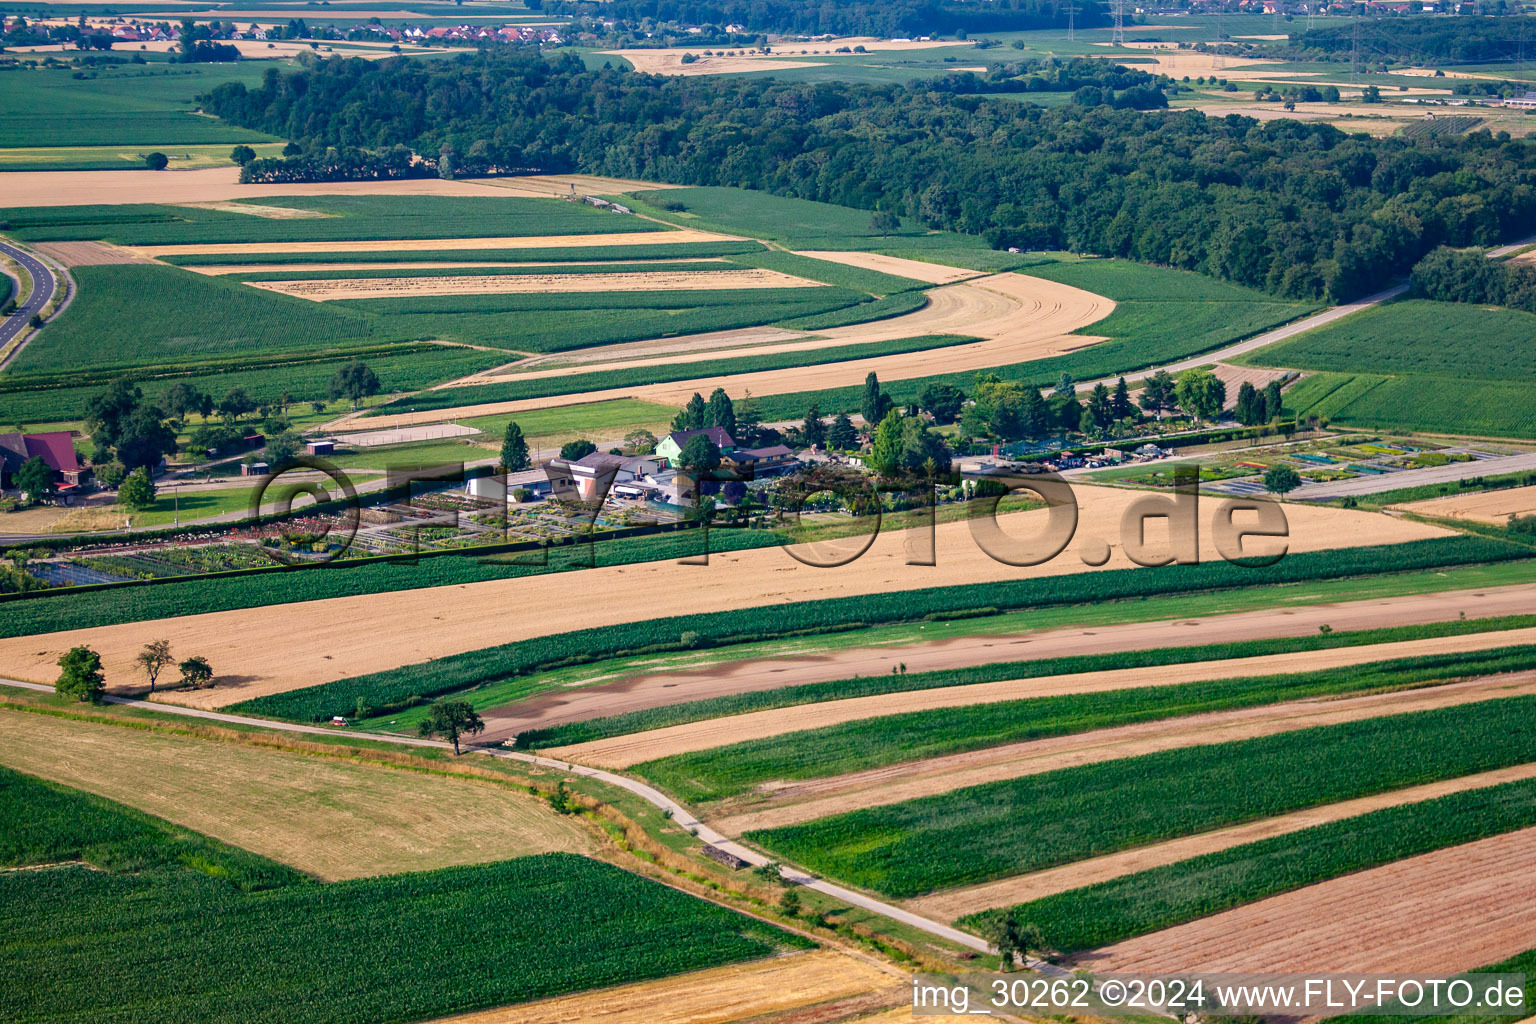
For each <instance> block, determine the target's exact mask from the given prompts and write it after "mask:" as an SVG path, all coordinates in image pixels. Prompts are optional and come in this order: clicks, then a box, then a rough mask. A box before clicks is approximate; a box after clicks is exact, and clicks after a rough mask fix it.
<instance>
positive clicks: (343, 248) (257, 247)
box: [103, 171, 736, 269]
mask: <svg viewBox="0 0 1536 1024" xmlns="http://www.w3.org/2000/svg"><path fill="white" fill-rule="evenodd" d="M103 173H109V174H126V173H131V172H127V171H108V172H103ZM185 173H187V174H196V173H200V172H197V171H187V172H185ZM433 180H438V179H433ZM310 194H311V195H329V194H331V193H329V192H314V193H310ZM459 194H461V195H463V194H469V195H484V194H485V193H484V192H480V191H477V192H471V193H459ZM722 240H724V241H734V240H736V238H735V236H734V235H717V234H715V233H714V232H712V231H694V230H691V229H687V228H680V229H678V230H677V231H618V232H612V233H609V234H592V235H510V236H509V235H497V236H495V237H491V238H403V239H402V238H395V239H388V238H386V239H368V240H361V241H353V242H283V243H280V244H276V243H272V242H218V243H193V244H185V245H136V246H133V247H132V251H133V252H135V253H138V254H139V255H141V256H154V257H159V256H229V255H240V254H244V253H249V254H251V255H252V257H253V258H254V257H259V256H261V255H263V254H267V253H274V252H453V251H456V250H462V249H569V248H571V247H573V246H593V245H672V244H674V243H676V242H718V241H722ZM290 269H291V268H290Z"/></svg>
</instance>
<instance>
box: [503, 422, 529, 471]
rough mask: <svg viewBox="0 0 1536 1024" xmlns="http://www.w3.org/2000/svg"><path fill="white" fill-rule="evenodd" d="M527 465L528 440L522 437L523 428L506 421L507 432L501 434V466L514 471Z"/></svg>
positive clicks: (525, 467)
mask: <svg viewBox="0 0 1536 1024" xmlns="http://www.w3.org/2000/svg"><path fill="white" fill-rule="evenodd" d="M528 465H529V462H528V442H527V440H526V439H525V438H524V437H523V428H522V427H520V426H518V425H517V424H516V423H508V424H507V432H506V433H505V434H503V435H502V436H501V468H502V469H505V470H507V471H509V472H516V471H517V470H520V469H527V468H528Z"/></svg>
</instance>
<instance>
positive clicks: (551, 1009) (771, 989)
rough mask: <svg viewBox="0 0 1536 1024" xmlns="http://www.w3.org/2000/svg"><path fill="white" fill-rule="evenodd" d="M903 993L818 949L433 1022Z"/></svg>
mask: <svg viewBox="0 0 1536 1024" xmlns="http://www.w3.org/2000/svg"><path fill="white" fill-rule="evenodd" d="M910 993H911V988H910V987H909V986H908V985H906V984H905V977H904V976H903V975H898V974H896V973H895V972H894V971H889V970H882V969H881V968H879V967H877V966H875V965H874V964H872V963H870V962H867V961H865V960H864V959H862V958H855V957H853V956H850V955H848V954H847V953H843V952H839V951H838V950H835V949H819V950H814V951H812V952H808V953H791V954H789V955H787V956H778V957H774V958H772V959H771V960H759V961H756V962H754V963H746V964H736V965H733V966H730V967H714V968H711V969H709V970H706V971H694V972H692V973H689V974H680V975H675V976H673V977H670V978H661V979H658V980H656V981H642V982H638V983H636V984H632V985H620V986H618V987H617V988H607V989H602V990H600V991H597V992H582V993H579V994H577V995H571V996H560V997H558V998H555V999H545V1000H541V1001H539V1002H536V1003H523V1004H520V1005H516V1006H504V1007H499V1008H497V1009H494V1010H482V1011H480V1012H478V1013H467V1014H461V1015H459V1016H456V1017H446V1018H443V1019H442V1020H441V1021H439V1022H436V1024H569V1022H571V1021H595V1020H602V1021H603V1022H604V1024H724V1022H727V1021H740V1020H747V1019H749V1018H755V1017H759V1016H762V1015H765V1014H784V1013H790V1012H792V1011H795V1010H801V1009H804V1008H807V1007H811V1006H816V1005H818V1004H822V1003H829V1002H833V1001H836V1000H848V999H850V998H852V997H864V998H862V999H861V1000H860V1003H861V1004H864V1006H865V1008H869V1006H871V1005H873V1006H875V1007H879V1006H890V1005H892V1004H894V1003H898V1002H900V1001H901V1000H903V999H907V1000H910V998H911V994H910ZM814 1019H815V1020H817V1021H823V1020H827V1021H830V1020H834V1019H838V1018H834V1017H823V1016H821V1015H817V1016H816V1017H815V1018H814Z"/></svg>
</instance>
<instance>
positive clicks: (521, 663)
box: [0, 533, 1529, 721]
mask: <svg viewBox="0 0 1536 1024" xmlns="http://www.w3.org/2000/svg"><path fill="white" fill-rule="evenodd" d="M716 536H717V537H718V538H720V539H724V537H721V535H719V534H717V535H716ZM724 536H730V534H725V535H724ZM745 536H747V537H763V536H765V535H763V534H758V533H749V534H746V535H745ZM712 543H713V541H712ZM763 543H773V540H766V539H765V540H764V541H763ZM1528 555H1529V553H1528V552H1527V551H1525V550H1523V549H1521V548H1519V547H1516V546H1514V545H1511V544H1507V543H1504V542H1501V541H1495V540H1487V539H1483V538H1470V537H1446V538H1438V539H1435V540H1424V541H1415V542H1413V543H1409V544H1393V545H1385V546H1382V547H1368V548H1352V549H1348V550H1343V551H1320V552H1311V553H1303V554H1296V555H1291V556H1289V557H1288V558H1285V559H1283V560H1282V561H1280V562H1278V563H1276V564H1274V565H1272V566H1269V567H1267V568H1264V569H1249V568H1244V567H1241V566H1236V565H1231V564H1229V563H1226V562H1221V563H1212V564H1206V565H1198V566H1168V567H1166V568H1162V569H1156V570H1151V571H1148V570H1145V569H1118V570H1111V571H1107V572H1095V573H1081V574H1078V575H1073V576H1066V577H1052V578H1043V579H1033V580H1018V581H1013V582H1005V583H978V584H966V585H962V586H952V587H934V588H930V589H924V590H908V591H902V592H900V593H892V594H869V595H863V596H860V597H851V598H831V599H827V600H821V601H804V602H797V603H794V604H788V605H781V606H778V607H768V608H755V609H732V610H730V611H725V612H715V613H706V614H699V615H676V616H670V617H666V618H658V619H650V620H644V621H641V622H636V623H631V624H626V625H619V626H605V627H602V628H597V629H585V630H577V631H574V632H570V633H559V634H554V635H551V636H547V637H540V638H536V639H532V640H523V641H518V642H516V643H510V644H502V645H499V646H496V647H488V648H484V649H481V650H477V651H470V652H466V653H464V654H459V655H453V656H451V657H447V658H440V659H437V660H435V661H430V662H426V663H423V664H418V665H406V666H402V667H401V668H397V669H390V670H388V671H385V672H377V673H373V674H372V675H366V676H355V677H353V678H350V679H338V680H336V681H334V682H330V683H322V684H320V685H318V686H311V687H306V688H304V689H301V690H292V691H289V692H288V693H282V694H273V695H271V696H267V697H259V698H256V699H254V700H250V701H247V702H245V703H243V704H239V705H236V707H239V708H241V709H242V710H246V711H252V712H256V713H258V714H265V715H273V716H276V717H279V718H294V719H299V720H306V721H308V720H316V721H323V720H324V719H326V718H329V717H330V716H331V715H334V714H340V713H343V712H346V711H349V710H351V709H353V708H355V707H356V704H357V699H358V698H359V697H363V698H366V699H367V700H368V701H369V702H370V703H372V704H375V705H380V704H386V703H391V702H394V701H399V700H404V699H406V698H408V697H411V696H423V697H425V696H433V695H435V694H440V693H446V692H448V691H450V690H459V689H464V688H465V687H469V686H474V685H477V684H480V683H486V682H491V681H493V680H496V679H505V678H509V677H512V676H517V675H523V674H525V673H528V672H533V671H537V670H539V669H542V668H548V667H555V666H558V665H564V664H574V663H577V662H584V661H598V660H601V659H603V658H609V657H614V656H616V655H619V654H623V653H625V652H636V651H642V650H653V649H657V645H658V644H663V645H665V644H669V643H674V641H673V638H676V637H680V636H681V635H682V634H683V633H685V632H687V633H694V634H696V639H695V641H694V642H695V643H696V644H698V645H703V646H715V645H726V644H733V643H744V642H753V641H757V640H762V639H766V638H768V637H771V636H782V635H786V634H794V633H818V632H828V631H834V630H842V629H853V628H859V627H860V626H864V625H873V624H876V623H887V622H910V621H913V620H918V619H922V618H923V617H924V616H925V615H930V614H943V613H945V612H953V611H955V610H957V609H969V608H979V607H983V606H992V607H996V608H1029V607H1046V606H1050V605H1069V604H1081V603H1085V602H1098V601H1109V600H1123V599H1134V598H1138V597H1150V596H1154V595H1159V594H1170V593H1191V592H1194V591H1199V590H1224V589H1228V588H1233V587H1249V586H1257V585H1263V584H1269V585H1277V584H1282V583H1293V582H1299V581H1303V580H1315V579H1342V578H1347V577H1349V576H1358V575H1376V574H1378V573H1384V572H1409V571H1413V570H1415V569H1427V568H1442V567H1445V566H1448V565H1463V564H1468V563H1473V562H1495V561H1506V560H1510V559H1517V558H1525V557H1528ZM320 575H328V574H320ZM397 578H398V577H397ZM299 599H300V600H303V599H304V598H299ZM289 600H292V598H290V599H289ZM240 607H246V605H243V604H242V605H240ZM198 610H199V611H205V610H206V611H211V610H213V609H212V608H210V607H204V608H199V609H198ZM135 617H136V618H153V617H158V616H152V615H145V616H137V615H136V616H135ZM4 628H14V627H9V625H8V624H6V625H0V629H4ZM63 628H66V627H65V626H63V625H54V626H50V627H49V629H63ZM42 631H43V630H41V629H20V630H18V633H28V632H42ZM13 635H14V634H13ZM674 645H675V644H674Z"/></svg>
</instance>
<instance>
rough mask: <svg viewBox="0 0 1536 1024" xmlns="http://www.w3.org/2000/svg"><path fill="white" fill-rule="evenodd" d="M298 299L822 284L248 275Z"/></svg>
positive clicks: (736, 278) (648, 275)
mask: <svg viewBox="0 0 1536 1024" xmlns="http://www.w3.org/2000/svg"><path fill="white" fill-rule="evenodd" d="M249 284H250V286H251V287H253V288H265V289H267V290H269V291H274V292H282V293H283V294H285V295H293V296H296V297H298V298H301V299H310V300H312V301H315V302H327V301H331V300H335V299H392V298H399V297H401V296H415V295H533V294H537V295H553V294H566V293H574V292H678V291H721V290H726V289H748V288H750V289H758V288H822V287H825V286H824V285H823V284H822V283H821V282H820V281H807V280H806V279H805V278H803V277H791V276H790V275H788V274H780V273H779V272H777V271H774V270H758V269H750V270H698V271H686V270H673V271H644V272H636V273H627V274H473V275H471V274H465V275H442V276H432V277H349V278H336V279H334V280H325V279H316V280H309V281H251V282H249Z"/></svg>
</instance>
